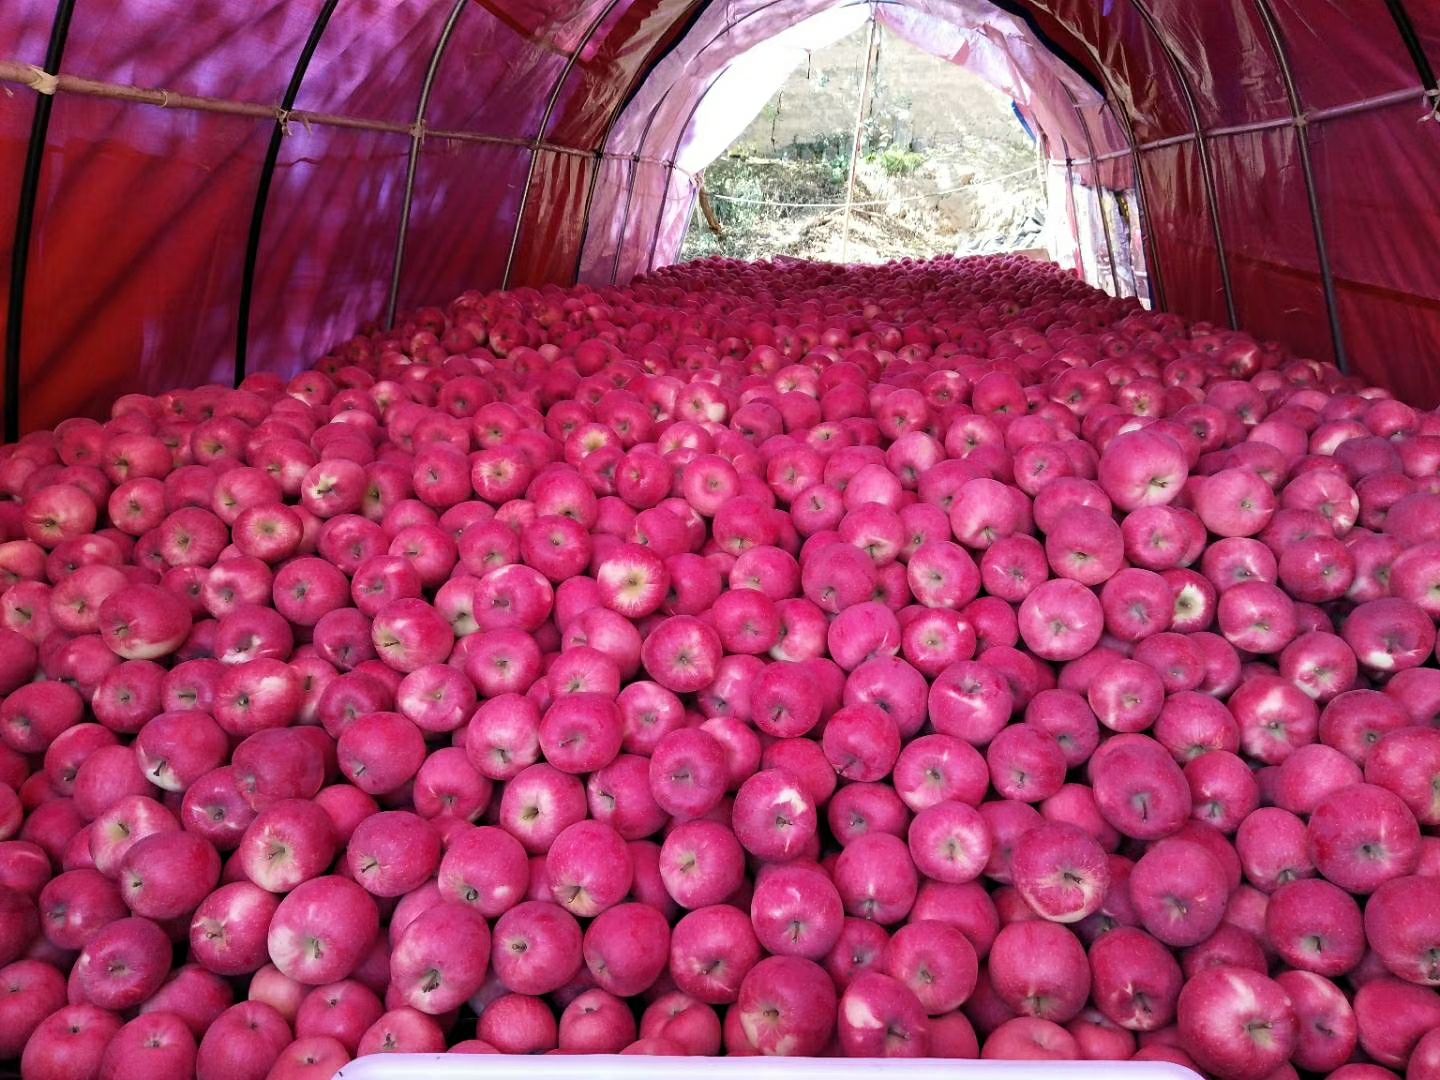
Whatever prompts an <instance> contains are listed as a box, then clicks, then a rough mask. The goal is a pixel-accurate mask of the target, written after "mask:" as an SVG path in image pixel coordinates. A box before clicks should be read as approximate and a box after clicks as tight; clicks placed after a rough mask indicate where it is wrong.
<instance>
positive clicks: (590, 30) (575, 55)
mask: <svg viewBox="0 0 1440 1080" xmlns="http://www.w3.org/2000/svg"><path fill="white" fill-rule="evenodd" d="M460 2H461V3H464V2H465V0H460ZM620 2H621V0H609V2H608V3H607V4H606V5H605V9H604V10H603V11H601V12H600V14H599V15H597V16H596V17H595V19H594V21H592V22H591V23H590V25H589V26H588V27H586V29H585V33H584V35H583V36H582V37H581V38H580V41H579V42H578V43H577V44H576V46H575V50H574V51H573V52H572V53H571V54H570V55H569V57H568V58H567V59H566V61H565V66H564V67H563V68H561V69H560V75H559V77H558V78H556V80H555V85H554V87H553V88H552V89H551V91H550V97H549V98H548V99H547V100H546V102H545V112H544V114H543V115H542V116H541V117H540V125H539V127H538V128H537V129H536V132H535V140H534V142H533V143H532V145H531V149H530V168H529V169H528V170H527V171H526V173H525V186H524V187H523V188H521V189H520V206H519V207H518V208H517V209H516V211H515V231H514V232H513V233H512V234H511V236H510V253H509V254H508V255H506V256H505V273H504V274H503V275H502V276H501V278H500V288H501V289H508V288H509V287H510V274H511V273H512V271H513V270H514V268H515V253H516V251H518V250H519V248H520V233H521V232H522V231H524V228H525V209H526V207H527V206H528V205H529V202H530V187H531V185H532V184H533V183H534V182H535V169H536V167H537V166H538V164H539V162H540V151H541V148H542V144H543V143H544V140H545V132H546V131H547V130H548V129H549V127H550V118H551V116H552V115H554V112H555V106H556V105H557V104H559V101H560V94H561V92H562V91H563V90H564V89H565V83H566V80H568V79H569V78H570V72H571V71H573V70H574V68H575V64H576V63H577V62H578V61H579V59H580V54H581V53H583V52H584V51H585V46H587V45H589V44H590V39H591V38H593V37H594V36H595V32H596V31H597V30H599V29H600V27H601V26H603V25H604V24H605V20H606V19H608V18H609V17H610V13H611V12H612V11H614V10H615V8H616V7H617V6H618V5H619V4H620ZM602 149H603V148H602ZM582 243H583V241H582Z"/></svg>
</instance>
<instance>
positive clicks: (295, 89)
mask: <svg viewBox="0 0 1440 1080" xmlns="http://www.w3.org/2000/svg"><path fill="white" fill-rule="evenodd" d="M339 3H340V0H325V4H324V6H322V7H321V9H320V12H319V14H318V15H317V16H316V17H315V23H314V25H313V26H311V27H310V34H309V36H308V37H307V38H306V39H305V46H304V47H303V48H302V49H301V50H300V56H299V57H298V58H297V59H296V61H295V68H294V70H293V71H292V72H291V73H290V82H289V84H288V85H287V86H286V87H285V95H284V97H282V98H281V99H280V109H281V112H282V113H288V112H289V111H290V110H291V109H293V108H294V107H295V102H296V101H298V100H299V98H300V88H301V86H303V85H304V82H305V75H306V74H307V72H308V71H309V70H310V61H311V60H313V59H314V58H315V51H316V50H317V49H318V48H319V47H320V39H321V38H322V37H324V35H325V30H326V29H327V28H328V27H329V25H330V17H331V16H332V15H334V14H335V8H336V7H337V6H338V5H339ZM284 139H285V122H284V121H283V120H281V119H280V118H278V117H277V118H276V120H275V128H274V130H273V131H271V132H270V145H269V146H268V147H266V150H265V161H264V163H263V164H262V165H261V166H260V179H259V183H258V184H257V185H256V187H255V208H254V209H253V210H252V211H251V212H250V231H249V232H248V233H247V234H246V239H245V265H244V269H243V270H242V271H241V278H240V298H239V300H238V302H237V303H236V311H235V373H234V382H235V385H236V386H239V385H240V383H241V382H242V381H243V380H244V378H245V374H246V364H247V362H248V360H249V350H250V308H251V306H252V304H253V303H254V293H255V271H256V269H257V268H258V266H259V262H260V242H261V240H262V238H263V236H264V232H265V212H266V210H267V209H268V208H269V203H270V188H271V185H272V184H273V183H274V180H275V167H276V165H278V164H279V162H280V146H281V144H282V143H283V142H284Z"/></svg>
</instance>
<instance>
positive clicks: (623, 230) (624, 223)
mask: <svg viewBox="0 0 1440 1080" xmlns="http://www.w3.org/2000/svg"><path fill="white" fill-rule="evenodd" d="M785 2H786V0H768V2H767V3H764V4H761V5H760V6H759V7H757V8H753V9H752V10H750V11H748V12H746V13H745V14H744V15H742V16H740V18H738V19H736V20H735V21H734V22H727V23H726V24H725V25H724V26H722V27H721V28H720V30H719V31H718V32H717V33H716V34H714V35H713V36H712V37H711V38H710V40H709V41H707V42H706V43H705V44H704V45H702V46H701V47H700V49H699V51H698V52H697V53H696V55H697V56H698V55H699V54H700V53H702V52H704V51H705V50H706V49H708V48H710V46H712V45H714V44H715V42H717V41H719V40H720V39H721V38H722V37H724V36H725V35H726V34H728V33H729V32H730V31H731V30H732V29H734V28H735V27H736V26H739V25H740V24H741V23H742V22H745V21H746V20H747V19H750V18H752V17H753V16H756V15H759V14H761V13H762V12H766V11H769V10H770V9H771V8H773V7H778V6H779V5H780V4H783V3H785ZM706 6H707V7H708V6H709V5H708V4H707V5H706ZM701 14H703V12H701ZM692 29H693V28H692ZM683 40H684V38H683V37H682V38H681V39H680V40H679V41H677V42H676V45H678V44H679V43H680V41H683ZM651 70H652V71H653V68H652V69H651ZM723 73H724V69H723V68H722V69H721V70H720V71H717V72H716V73H715V74H714V75H713V76H712V77H711V78H710V80H709V82H707V83H706V84H705V89H704V90H702V91H700V93H699V94H698V95H697V96H696V99H695V102H694V104H692V105H691V106H690V115H689V116H687V117H686V118H685V123H684V125H682V126H681V128H680V134H679V136H677V137H676V140H675V145H674V146H673V147H671V150H670V157H669V159H668V166H669V167H668V168H667V169H666V173H665V197H668V196H669V193H670V179H671V177H672V176H673V175H674V169H675V155H676V154H677V153H678V152H679V146H680V141H681V140H682V139H684V137H685V132H686V131H687V130H689V128H690V121H692V120H693V119H695V112H696V110H697V109H699V107H700V102H702V101H704V100H705V95H706V94H708V93H710V91H711V89H712V88H713V87H714V86H715V83H716V80H718V79H719V78H720V76H721V75H722V74H723ZM647 77H648V75H647ZM674 89H675V84H674V83H672V84H671V85H670V86H668V87H666V89H665V92H664V93H663V94H661V95H660V100H659V101H657V102H656V103H655V107H654V108H652V109H651V110H650V115H649V116H647V117H646V118H645V127H644V129H643V130H642V132H641V135H640V143H639V145H640V147H641V148H643V147H644V145H645V140H646V139H648V138H649V137H650V129H651V127H652V126H653V125H654V123H655V118H656V117H657V116H659V115H660V110H661V109H662V108H664V106H665V102H667V101H668V100H670V93H671V91H672V90H674ZM622 111H623V107H622V109H621V110H619V111H617V112H616V114H615V116H614V118H612V120H611V127H612V128H613V126H614V124H615V123H616V122H618V120H619V117H620V112H622ZM605 138H606V142H609V139H610V132H609V130H607V132H606V136H605ZM602 149H603V146H602ZM631 181H632V184H633V181H634V173H633V171H632V173H631ZM633 196H634V189H633V187H632V189H631V190H629V191H627V192H626V193H625V214H624V217H623V218H622V220H621V224H620V234H619V235H620V242H619V243H617V244H616V245H615V258H614V259H613V260H612V262H611V266H610V284H611V285H614V284H615V283H616V279H617V278H618V277H619V276H620V252H621V248H622V247H623V246H624V240H625V236H626V234H628V233H629V231H630V210H631V207H632V206H633ZM663 212H664V204H663V202H662V204H661V214H663ZM584 228H585V232H586V234H587V235H588V233H589V231H590V222H589V216H588V213H587V216H586V221H585V225H584ZM659 241H660V216H657V217H656V220H655V233H654V235H653V236H652V237H651V238H650V254H649V256H648V258H647V260H646V267H647V268H648V267H649V266H650V264H651V263H653V262H654V261H655V248H656V246H657V245H658V243H659ZM580 252H581V257H582V258H583V257H584V252H585V243H584V240H583V239H582V240H581V243H580Z"/></svg>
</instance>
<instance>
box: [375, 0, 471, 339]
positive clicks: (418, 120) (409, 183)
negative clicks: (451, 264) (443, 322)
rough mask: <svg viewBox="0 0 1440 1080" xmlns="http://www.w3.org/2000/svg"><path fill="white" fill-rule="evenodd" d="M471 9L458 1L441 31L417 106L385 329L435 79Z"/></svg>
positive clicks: (396, 289) (395, 295)
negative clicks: (464, 14) (446, 53)
mask: <svg viewBox="0 0 1440 1080" xmlns="http://www.w3.org/2000/svg"><path fill="white" fill-rule="evenodd" d="M469 6H470V0H455V6H454V7H453V8H451V9H450V17H449V18H448V19H446V20H445V25H444V27H443V28H442V29H441V30H440V38H439V40H437V41H436V42H435V50H434V52H432V53H431V54H430V66H429V67H428V68H426V69H425V80H424V82H422V83H421V84H420V100H419V102H418V103H417V104H416V106H415V130H414V133H413V134H412V135H411V137H410V154H409V157H408V158H407V159H406V161H405V198H404V201H403V202H402V203H401V204H400V227H399V229H398V230H397V232H396V236H395V262H394V265H393V266H392V267H391V270H390V298H389V300H388V302H387V303H386V305H385V328H386V329H387V330H389V329H393V328H394V326H395V308H396V306H397V305H398V304H399V302H400V275H401V272H402V271H403V270H404V267H405V241H406V239H407V238H408V235H409V232H410V206H411V203H412V201H413V200H414V197H415V176H416V174H417V173H418V172H419V171H420V146H421V144H422V143H423V142H424V138H425V118H426V116H427V115H428V114H429V112H430V94H431V92H432V91H433V90H434V89H435V75H436V73H437V72H438V71H439V70H440V63H441V61H442V60H444V59H445V50H446V49H447V48H449V46H450V38H451V36H452V35H453V34H454V33H455V27H456V26H457V25H458V24H459V22H460V15H461V13H462V12H463V11H464V10H465V9H466V8H467V7H469Z"/></svg>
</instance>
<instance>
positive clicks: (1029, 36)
mask: <svg viewBox="0 0 1440 1080" xmlns="http://www.w3.org/2000/svg"><path fill="white" fill-rule="evenodd" d="M875 10H876V14H877V18H878V19H879V20H880V21H881V23H882V25H883V26H884V27H886V28H887V29H889V30H891V31H892V32H894V33H896V34H897V35H899V36H901V37H903V38H904V39H905V40H907V41H909V42H910V43H911V44H913V45H916V46H917V47H919V48H922V49H924V50H925V51H927V52H931V53H934V54H935V55H938V56H942V57H945V58H946V59H949V60H952V61H954V62H956V63H959V64H962V65H964V66H965V67H966V68H968V69H971V70H974V71H976V72H977V74H979V75H980V76H981V77H982V78H984V79H986V80H987V81H989V82H991V83H992V84H994V85H996V86H998V87H1000V88H1001V89H1002V90H1004V91H1005V92H1006V93H1008V94H1010V95H1011V96H1012V97H1013V98H1014V99H1015V100H1017V101H1018V102H1019V103H1020V104H1021V105H1022V106H1023V107H1024V108H1025V109H1026V110H1027V112H1028V113H1029V114H1030V115H1032V116H1034V117H1036V119H1037V120H1038V121H1039V123H1040V124H1041V126H1042V127H1043V128H1045V129H1046V130H1047V131H1051V130H1053V131H1055V132H1056V133H1057V134H1058V135H1063V136H1064V137H1065V138H1067V139H1069V140H1073V141H1074V142H1075V144H1076V145H1086V144H1087V143H1090V142H1093V143H1094V144H1095V149H1096V152H1097V153H1098V154H1103V153H1105V152H1107V151H1111V150H1116V149H1118V148H1119V147H1121V146H1124V145H1125V144H1124V142H1123V141H1121V140H1120V139H1119V137H1118V132H1117V130H1116V126H1115V125H1113V124H1108V125H1107V124H1105V123H1103V122H1101V120H1100V117H1101V110H1102V108H1103V100H1102V98H1101V96H1100V95H1099V94H1098V93H1097V92H1096V90H1095V89H1094V88H1093V87H1092V86H1090V85H1089V84H1088V83H1086V82H1085V80H1083V79H1081V78H1080V77H1079V76H1078V75H1076V74H1075V73H1074V72H1073V71H1071V70H1070V69H1069V68H1068V67H1066V66H1065V65H1063V64H1061V63H1060V62H1059V61H1058V60H1056V59H1055V57H1054V56H1053V55H1052V54H1051V53H1050V52H1049V51H1048V50H1047V49H1046V48H1045V47H1044V46H1043V45H1042V44H1041V43H1040V42H1039V41H1038V40H1037V39H1036V38H1035V36H1034V33H1033V32H1032V31H1031V29H1030V28H1029V27H1028V26H1027V25H1026V24H1025V23H1024V22H1023V20H1021V19H1019V18H1017V17H1015V16H1013V15H1010V14H1008V13H1006V12H1004V11H1001V10H1000V9H999V8H997V7H995V6H994V5H992V4H990V3H988V2H987V0H912V2H911V3H909V4H906V5H884V6H877V8H876V9H875ZM869 14H870V7H869V5H863V4H841V5H836V4H835V3H834V2H833V0H831V2H828V3H827V2H825V0H768V2H766V0H749V2H747V3H724V4H719V3H717V4H712V5H710V7H708V8H707V9H706V10H705V11H704V13H703V14H702V15H701V16H700V18H699V19H698V20H697V21H696V24H695V25H694V27H692V28H691V30H690V32H689V33H688V34H687V35H686V36H685V38H684V39H683V40H682V41H680V42H679V43H678V44H677V45H676V47H675V48H674V49H673V50H672V51H671V52H670V53H669V54H668V55H666V56H665V57H664V58H663V59H662V60H661V61H660V63H659V64H657V65H656V67H655V70H654V71H653V72H652V74H651V76H650V78H649V79H648V80H647V81H646V83H645V85H644V86H642V87H641V88H640V90H639V92H638V93H637V94H636V95H635V97H634V98H633V99H632V100H631V103H630V105H629V106H628V107H627V108H626V110H625V111H624V113H622V115H621V116H620V117H619V119H618V120H617V121H616V123H615V125H614V128H613V129H612V132H611V135H610V139H609V141H608V142H607V144H606V147H605V149H606V151H607V152H609V153H612V154H615V155H617V156H624V155H638V156H641V157H646V158H653V159H656V160H658V161H661V162H671V161H673V162H674V163H675V164H676V165H677V166H678V169H679V170H680V173H679V176H680V179H678V180H677V179H676V178H674V177H669V178H666V179H665V180H662V181H661V182H660V184H659V191H660V192H661V193H663V192H664V191H669V192H670V193H671V195H672V196H673V197H674V198H675V199H676V200H677V201H678V202H680V203H683V204H684V205H683V206H680V207H677V208H669V207H660V206H652V205H651V200H652V199H653V198H654V197H655V196H656V194H657V192H656V191H655V190H653V189H649V190H644V191H625V190H622V189H620V188H617V187H612V186H609V185H607V184H602V185H600V186H599V187H598V188H597V191H596V196H595V199H594V205H593V208H592V214H591V221H590V225H589V228H588V231H587V235H586V242H585V250H584V252H583V253H582V256H581V262H580V277H581V280H583V281H587V282H592V283H598V282H610V281H612V280H613V281H616V282H624V281H627V280H629V277H630V276H632V275H633V274H635V273H639V272H643V271H644V270H645V269H648V268H650V267H653V266H660V265H664V264H666V263H668V262H671V261H673V259H674V257H675V255H676V253H677V252H678V251H679V247H680V244H681V242H682V240H683V238H684V232H685V228H686V224H687V222H688V213H687V212H686V211H687V210H688V207H689V205H690V200H691V199H692V197H693V183H692V182H691V181H690V180H689V179H688V177H687V176H685V174H686V173H694V172H697V171H699V170H701V169H703V168H704V167H705V166H706V165H708V164H709V163H710V162H711V161H713V160H714V159H715V158H716V157H718V156H719V155H720V153H721V152H723V150H724V148H725V147H726V146H727V145H729V143H730V142H732V141H733V140H734V139H735V137H736V136H737V135H739V134H740V132H742V131H743V130H744V128H745V126H746V125H747V124H748V123H749V122H750V120H751V119H753V117H754V116H755V115H756V114H757V113H758V112H759V111H760V108H761V107H762V106H763V105H764V103H765V102H766V101H767V100H769V98H770V97H771V96H772V95H773V94H774V92H775V91H776V90H777V89H778V88H779V87H780V86H781V85H782V84H783V82H784V80H785V77H786V76H787V75H788V74H789V72H790V71H791V70H793V68H794V67H795V66H796V65H797V64H798V63H799V62H800V60H801V59H803V56H804V53H805V51H806V50H808V49H814V48H819V47H822V46H823V45H826V44H829V43H830V42H832V41H835V40H838V39H839V38H841V37H843V36H845V35H846V34H847V33H851V32H853V31H854V30H856V29H858V28H859V27H860V26H861V25H863V24H864V21H865V19H866V18H868V16H869ZM1087 128H1088V131H1087ZM646 171H647V170H636V174H635V175H636V179H637V181H643V179H644V176H645V173H646ZM604 175H605V176H607V177H609V176H612V175H614V174H613V173H611V172H606V173H605V174H604ZM627 203H628V204H629V205H628V210H627ZM617 218H618V219H619V220H620V225H619V231H618V233H617V231H616V227H615V224H614V222H615V220H616V219H617ZM617 251H618V258H617ZM612 272H613V274H614V276H613V277H612Z"/></svg>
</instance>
